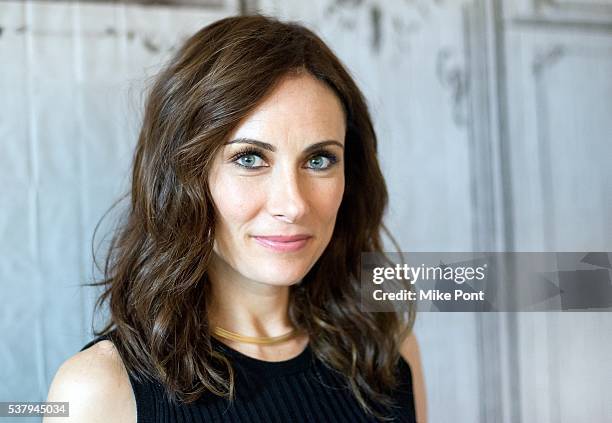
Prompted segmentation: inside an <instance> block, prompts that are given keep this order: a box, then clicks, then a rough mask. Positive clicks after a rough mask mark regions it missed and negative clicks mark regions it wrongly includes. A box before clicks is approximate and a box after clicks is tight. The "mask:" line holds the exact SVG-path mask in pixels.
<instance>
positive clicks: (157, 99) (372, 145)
mask: <svg viewBox="0 0 612 423" xmlns="http://www.w3.org/2000/svg"><path fill="white" fill-rule="evenodd" d="M300 71H302V72H303V71H306V72H309V73H311V74H312V75H313V76H315V77H316V78H318V79H319V80H321V81H323V82H325V83H326V84H328V86H329V87H331V88H332V89H333V91H334V92H335V93H336V94H337V96H338V97H339V99H340V100H341V102H342V105H343V107H344V109H345V114H346V119H347V131H346V142H345V145H346V147H345V148H346V150H345V163H346V165H345V180H346V185H345V192H344V196H343V198H342V203H341V205H340V208H339V211H338V215H337V219H336V225H335V228H334V233H333V236H332V238H331V241H330V243H329V245H328V246H327V248H326V249H325V251H324V252H323V254H322V256H321V257H320V258H319V260H318V261H317V262H316V263H315V265H314V266H313V267H312V268H311V269H310V271H309V272H308V274H307V275H305V277H304V278H303V280H302V282H301V283H300V284H296V285H293V286H291V291H290V292H291V294H290V305H289V316H290V319H291V322H292V323H293V325H295V327H296V328H298V329H301V330H304V331H306V332H307V333H308V334H309V336H310V345H311V348H312V350H313V352H314V353H315V354H316V355H317V356H318V357H319V358H320V359H321V360H322V361H323V362H324V363H325V364H326V365H328V366H329V367H331V368H332V369H335V370H337V371H338V372H340V373H341V374H342V375H344V376H345V379H346V382H347V385H348V386H349V387H350V389H351V391H352V392H353V394H354V396H355V397H356V399H357V400H358V402H359V403H360V404H361V406H362V407H363V408H364V409H365V410H366V411H367V412H370V413H373V414H375V415H378V413H377V412H375V411H374V408H378V406H381V405H382V406H388V405H391V403H392V401H391V397H390V395H388V392H389V391H388V390H389V389H390V388H392V387H393V386H395V385H396V383H397V381H396V375H395V366H396V364H397V360H398V359H399V352H398V344H399V342H400V341H401V339H403V337H404V336H405V335H407V333H408V332H409V331H410V330H411V327H412V323H413V320H414V313H413V312H411V313H409V314H408V315H396V314H394V313H366V312H363V311H362V310H360V308H359V304H360V303H361V298H360V289H359V288H360V284H359V280H360V254H361V253H362V252H380V251H382V248H383V246H382V241H381V230H382V231H386V233H387V234H388V231H387V230H386V228H385V227H384V225H383V223H382V219H383V214H384V212H385V210H386V206H387V189H386V186H385V182H384V179H383V176H382V173H381V170H380V167H379V164H378V159H377V153H376V151H377V140H376V135H375V132H374V128H373V125H372V122H371V119H370V115H369V112H368V108H367V105H366V102H365V99H364V97H363V95H362V93H361V92H360V90H359V89H358V87H357V86H356V84H355V83H354V81H353V79H352V78H351V76H350V75H349V73H348V72H347V71H346V70H345V68H344V67H343V65H342V64H341V62H340V61H339V60H338V58H337V57H336V56H335V55H334V53H333V52H332V51H331V50H330V49H329V48H328V47H327V46H326V45H325V43H324V42H323V41H322V40H321V39H320V38H319V37H317V36H316V35H315V34H314V33H312V32H311V31H309V30H308V29H306V28H304V27H303V26H301V25H298V24H295V23H285V22H280V21H278V20H276V19H273V18H269V17H264V16H261V15H253V16H246V17H230V18H226V19H222V20H219V21H217V22H214V23H213V24H211V25H209V26H206V27H204V28H202V29H201V30H199V31H198V32H197V33H196V34H194V35H193V36H191V37H190V38H189V39H188V40H186V42H185V43H184V44H183V45H182V47H181V48H180V49H179V51H178V52H177V53H176V54H175V55H174V57H173V58H172V59H171V60H170V61H169V62H168V64H167V65H166V66H165V67H164V69H163V70H162V71H161V72H160V73H159V75H158V76H157V77H156V79H155V82H154V84H153V86H152V87H151V89H150V92H149V93H148V98H147V101H146V106H145V113H144V118H143V123H142V128H141V130H140V135H139V138H138V144H137V146H136V150H135V154H134V158H133V169H132V181H131V182H132V185H131V195H128V197H129V199H130V206H129V207H128V209H127V210H126V214H125V216H124V219H123V220H122V221H121V224H120V226H119V228H118V230H117V231H116V232H115V233H114V236H113V238H112V241H111V245H110V248H109V250H108V254H107V256H106V260H105V265H104V278H103V279H102V280H101V281H99V282H97V283H94V284H92V285H99V286H103V288H104V291H103V293H102V294H101V296H100V297H99V298H98V301H97V302H96V310H97V309H99V308H100V307H102V306H103V305H104V304H105V303H108V307H109V312H110V314H109V320H108V322H107V324H106V325H105V327H104V328H103V329H101V330H94V333H95V334H96V335H102V334H106V335H110V336H111V339H112V341H113V342H114V344H115V346H116V348H117V350H118V352H119V354H120V356H121V357H122V359H123V361H124V364H125V366H126V368H127V370H128V371H129V372H130V374H131V375H133V377H135V378H137V379H140V378H145V379H154V380H157V381H160V382H161V383H162V384H163V385H164V386H165V388H166V390H167V392H168V393H169V394H170V398H172V399H180V400H182V401H184V402H187V403H188V402H191V401H194V400H196V399H197V398H199V397H200V396H201V395H202V394H203V393H205V392H207V391H211V392H213V393H214V394H216V395H220V396H225V397H229V398H233V395H234V377H233V372H232V367H231V365H230V363H229V361H228V360H227V359H226V358H225V357H224V356H223V355H222V354H221V353H219V352H218V351H216V350H213V348H212V344H211V339H210V330H209V327H208V322H207V309H206V298H207V295H208V292H209V290H208V279H207V269H208V266H209V261H210V258H211V254H212V248H213V240H214V237H215V230H214V228H215V216H214V207H213V202H212V200H211V195H210V191H209V187H208V186H207V180H208V172H209V169H210V167H211V163H212V160H213V158H214V157H215V155H216V154H217V152H219V151H220V148H221V146H222V144H223V142H224V141H225V138H226V137H227V136H228V135H229V133H230V132H231V131H232V130H233V129H234V128H235V127H236V126H237V125H238V124H239V122H240V121H241V120H242V119H243V118H245V117H246V116H247V115H248V113H249V112H250V111H252V110H253V109H254V107H255V106H256V105H257V104H258V103H259V102H260V101H261V100H262V99H263V98H264V96H265V95H266V94H268V93H269V92H270V91H271V90H272V89H273V87H274V86H275V84H276V83H278V81H279V80H280V78H281V77H283V76H286V75H288V74H291V73H295V72H300ZM389 236H390V235H389ZM391 239H392V237H391ZM373 407H374V408H373Z"/></svg>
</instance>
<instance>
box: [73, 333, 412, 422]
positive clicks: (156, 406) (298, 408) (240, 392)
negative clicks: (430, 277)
mask: <svg viewBox="0 0 612 423" xmlns="http://www.w3.org/2000/svg"><path fill="white" fill-rule="evenodd" d="M103 339H109V338H108V337H107V336H101V337H98V338H96V339H94V340H93V341H91V342H89V343H88V344H87V345H85V346H84V347H83V348H82V349H81V351H83V350H84V349H86V348H89V347H90V346H92V345H93V344H95V343H96V342H98V341H101V340H103ZM211 339H212V342H213V346H214V348H216V349H217V350H218V351H220V352H222V353H224V354H225V356H226V357H227V358H228V359H229V360H230V362H231V363H232V366H233V367H234V369H235V370H236V371H235V373H236V379H235V380H236V396H235V398H234V401H233V402H231V403H230V402H229V401H228V400H226V399H224V398H221V397H218V396H216V395H214V394H212V393H210V394H208V395H204V396H202V397H201V398H200V399H199V400H197V401H196V402H194V403H191V404H184V403H177V402H173V401H170V400H169V399H168V398H167V397H166V395H165V391H164V388H163V387H162V386H161V385H160V384H158V383H154V382H138V381H137V380H136V379H134V378H133V377H132V375H130V383H131V384H132V389H133V391H134V397H135V399H136V412H137V423H158V422H159V423H162V422H163V423H179V422H180V423H183V422H190V423H200V422H266V423H267V422H317V423H318V422H346V423H357V422H374V421H377V420H376V419H375V418H373V417H372V416H371V415H367V414H366V413H365V412H364V411H363V409H362V408H361V407H360V405H359V403H358V402H357V400H356V399H355V398H354V396H353V394H352V393H351V391H350V390H349V389H348V388H347V387H346V383H345V382H343V380H342V379H341V377H340V376H339V375H338V374H337V372H335V371H333V370H331V369H329V368H328V367H326V366H325V365H324V364H323V363H322V362H321V361H320V360H319V359H317V358H316V356H315V355H314V354H313V353H312V350H311V348H310V346H309V345H308V346H307V347H306V348H305V349H304V351H303V352H301V353H300V354H299V355H297V356H296V357H294V358H291V359H289V360H286V361H280V362H270V361H264V360H259V359H256V358H252V357H249V356H247V355H244V354H242V353H241V352H239V351H237V350H235V349H233V348H231V347H229V346H227V345H225V344H223V343H222V342H221V341H219V340H217V339H215V338H214V337H213V338H211ZM397 371H398V377H399V381H400V384H399V385H398V387H397V388H396V389H395V390H393V391H392V392H391V395H392V397H393V398H394V399H395V403H396V406H395V407H394V408H393V409H392V410H391V411H390V412H389V411H387V413H385V414H386V415H391V416H393V418H394V420H393V421H395V422H411V423H412V422H415V421H416V419H415V411H414V399H413V391H412V375H411V371H410V367H409V366H408V363H407V362H406V361H405V360H404V359H403V358H401V359H400V360H399V362H398V365H397ZM377 411H383V412H384V411H385V410H383V409H382V408H380V409H378V410H377Z"/></svg>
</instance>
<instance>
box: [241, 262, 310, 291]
mask: <svg viewBox="0 0 612 423" xmlns="http://www.w3.org/2000/svg"><path fill="white" fill-rule="evenodd" d="M263 266H264V265H261V267H262V268H263ZM267 270H268V271H266V272H265V273H259V274H257V275H253V280H256V281H259V282H261V283H265V284H267V285H274V286H291V285H295V284H296V283H299V282H300V281H301V280H302V278H303V277H304V276H305V275H306V269H304V268H302V267H300V268H299V269H294V270H293V269H288V268H287V266H285V267H284V268H279V269H275V268H274V266H270V267H268V269H267Z"/></svg>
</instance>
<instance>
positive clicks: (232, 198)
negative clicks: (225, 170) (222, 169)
mask: <svg viewBox="0 0 612 423" xmlns="http://www.w3.org/2000/svg"><path fill="white" fill-rule="evenodd" d="M213 183H214V185H212V186H211V194H212V196H213V200H214V202H215V206H216V207H217V212H218V214H219V216H218V221H219V222H227V223H229V224H230V225H231V228H232V229H233V228H236V225H240V224H242V223H245V222H248V221H249V220H251V219H252V218H254V217H255V216H256V215H257V213H258V210H259V207H260V203H261V201H260V200H261V198H262V196H261V192H260V188H259V187H257V185H256V184H253V183H250V181H249V180H248V179H241V178H232V177H231V176H229V175H219V176H218V177H217V178H215V180H214V182H213Z"/></svg>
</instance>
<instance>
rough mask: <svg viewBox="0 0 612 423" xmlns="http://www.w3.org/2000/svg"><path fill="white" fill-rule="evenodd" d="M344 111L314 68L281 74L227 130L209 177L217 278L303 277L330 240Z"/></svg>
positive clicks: (339, 186) (284, 281)
mask: <svg viewBox="0 0 612 423" xmlns="http://www.w3.org/2000/svg"><path fill="white" fill-rule="evenodd" d="M344 134H345V117H344V112H343V109H342V106H341V103H340V100H339V99H338V97H337V96H336V95H335V94H334V92H333V91H332V90H331V89H330V88H329V87H327V86H326V85H325V84H324V83H323V82H320V81H318V80H317V79H315V78H314V77H313V76H311V75H310V74H307V73H304V74H301V75H300V76H291V77H287V78H284V79H283V80H282V81H281V82H280V83H279V85H278V86H277V87H276V89H275V90H274V91H273V92H272V93H271V94H270V95H269V96H268V97H266V98H265V99H264V100H263V101H262V102H261V103H260V105H259V106H258V107H256V108H255V109H254V110H253V112H252V113H251V114H250V115H248V116H247V117H246V118H245V119H244V120H243V121H242V122H241V124H239V125H238V127H237V128H235V130H234V131H233V132H232V133H231V134H230V136H229V137H228V140H227V142H226V144H225V145H224V146H223V148H222V150H221V152H220V153H219V155H218V156H217V157H216V158H215V161H214V164H213V166H212V169H211V173H210V177H209V184H210V190H211V194H212V197H213V201H214V203H215V207H216V220H217V223H216V228H215V231H216V232H215V233H216V238H215V247H214V253H215V254H214V255H213V269H214V274H215V277H216V278H218V279H220V280H221V282H222V281H223V279H224V278H230V277H231V278H235V277H240V278H246V279H248V280H250V281H255V282H258V283H263V284H269V285H277V286H284V285H291V284H293V283H296V282H299V281H300V280H301V279H302V278H303V277H304V275H306V273H307V272H308V270H309V269H310V268H311V267H312V266H313V264H314V263H315V262H316V261H317V259H318V258H319V257H320V256H321V254H322V253H323V250H325V247H326V246H327V245H328V243H329V241H330V239H331V235H332V232H333V230H334V225H335V222H336V215H337V213H338V208H339V207H340V202H341V200H342V195H343V193H344Z"/></svg>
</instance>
